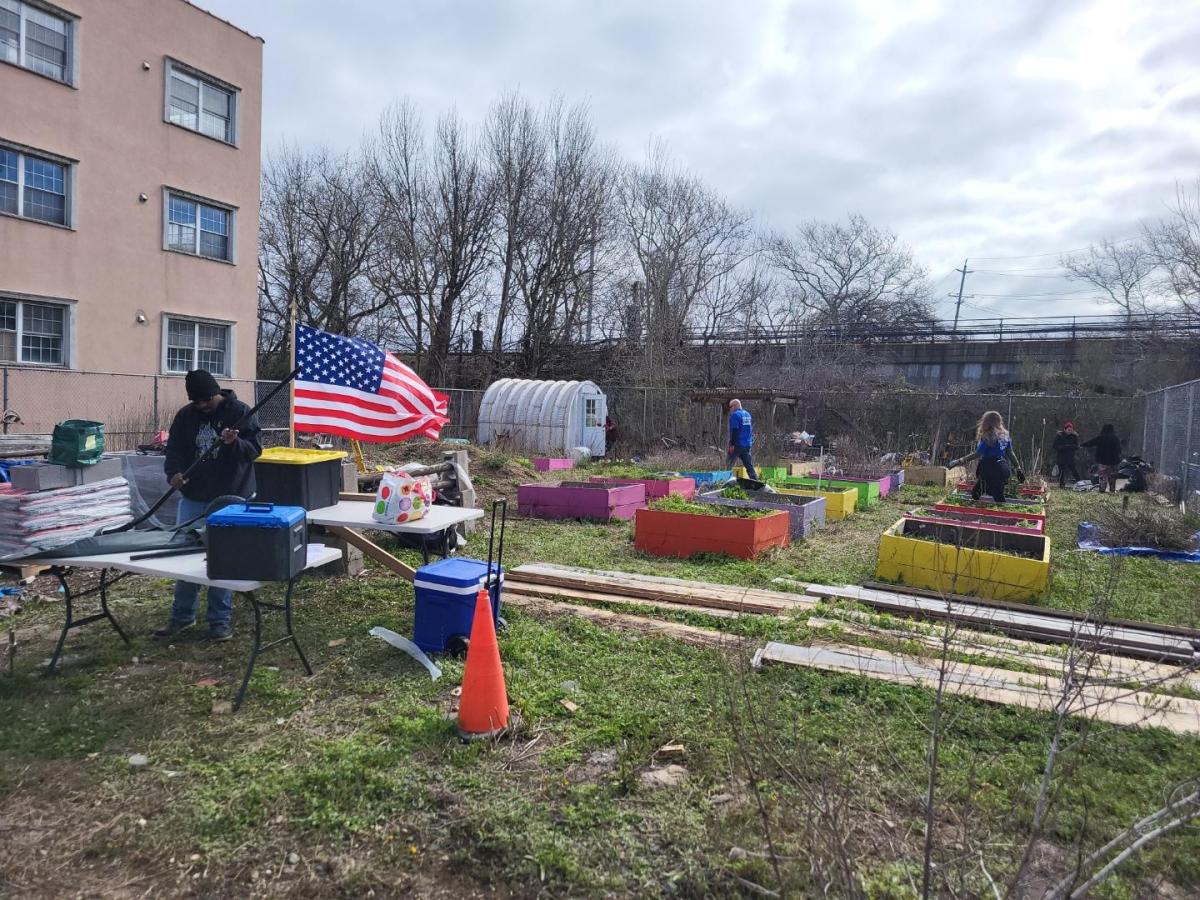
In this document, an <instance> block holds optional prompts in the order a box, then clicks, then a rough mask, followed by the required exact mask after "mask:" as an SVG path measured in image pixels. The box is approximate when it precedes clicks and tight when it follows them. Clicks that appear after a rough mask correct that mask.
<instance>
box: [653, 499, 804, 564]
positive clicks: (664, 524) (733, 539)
mask: <svg viewBox="0 0 1200 900" xmlns="http://www.w3.org/2000/svg"><path fill="white" fill-rule="evenodd" d="M790 524H791V519H790V518H789V517H788V514H787V513H786V512H782V511H780V512H776V513H772V514H771V515H769V516H760V517H759V518H754V519H750V518H741V517H738V516H705V515H699V514H696V513H682V512H668V511H667V510H661V509H639V510H638V511H637V516H636V518H635V519H634V526H633V535H634V546H635V547H637V549H639V550H641V551H642V552H643V553H649V554H650V555H651V556H680V557H688V556H694V555H695V554H697V553H724V554H727V555H729V556H737V557H739V558H741V559H754V558H755V557H756V556H758V555H759V554H760V553H762V552H763V551H764V550H768V549H770V548H771V547H786V546H787V545H788V542H789V540H790V535H789V525H790Z"/></svg>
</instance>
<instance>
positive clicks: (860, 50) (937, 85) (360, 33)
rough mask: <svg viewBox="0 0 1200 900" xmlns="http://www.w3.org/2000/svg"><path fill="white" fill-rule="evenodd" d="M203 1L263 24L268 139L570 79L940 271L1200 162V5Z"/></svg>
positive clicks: (1068, 310)
mask: <svg viewBox="0 0 1200 900" xmlns="http://www.w3.org/2000/svg"><path fill="white" fill-rule="evenodd" d="M202 2H204V3H205V5H207V6H208V7H209V8H211V9H212V10H213V11H214V12H216V13H218V14H219V15H222V16H225V17H228V18H230V19H231V20H233V21H235V22H237V23H238V24H239V25H242V26H244V27H246V28H248V29H249V30H251V31H253V32H255V33H257V34H261V35H263V36H264V38H265V40H266V47H265V65H266V71H265V85H264V102H265V113H264V129H265V133H264V142H265V146H266V147H268V148H270V147H272V146H276V145H278V144H279V143H280V142H281V141H284V140H287V141H293V142H299V143H315V142H321V143H325V144H329V145H332V146H333V147H335V148H339V147H347V146H350V145H352V144H354V143H355V142H357V141H358V140H359V138H360V137H361V136H362V135H363V133H364V132H368V131H371V130H372V129H373V128H374V126H375V123H376V121H377V119H378V116H379V113H380V111H381V110H382V109H383V108H384V107H385V106H386V105H387V104H388V103H389V102H391V101H392V100H394V99H396V98H399V97H408V98H411V99H412V100H413V101H414V102H415V103H417V105H418V106H419V107H420V108H421V109H422V110H423V112H424V114H425V116H426V118H427V119H429V120H432V119H434V118H436V117H437V116H438V115H440V114H441V113H442V112H444V111H445V110H447V109H449V108H452V107H453V108H455V109H457V110H458V112H460V113H461V114H462V115H463V116H465V117H466V118H467V119H469V120H479V119H481V118H482V117H483V116H484V115H485V114H486V111H487V108H488V106H489V105H490V103H491V102H492V101H493V100H494V99H495V97H496V96H497V95H498V94H500V93H501V92H502V91H504V90H508V89H520V90H521V91H522V92H524V93H525V94H526V95H527V96H528V97H530V99H532V100H534V101H535V102H544V101H547V100H549V99H551V98H553V97H555V96H559V95H561V96H563V97H565V98H566V99H567V100H568V101H578V100H586V101H588V103H589V105H590V108H591V110H592V113H593V116H594V118H595V121H596V124H597V128H598V130H599V132H600V134H601V135H602V136H603V137H604V139H605V140H607V141H609V142H611V143H612V144H613V145H614V146H616V147H617V148H618V150H619V151H620V152H621V153H622V154H624V155H625V156H626V157H629V158H637V157H638V156H640V155H641V154H642V153H643V152H644V150H645V148H646V146H647V144H648V142H649V141H650V140H651V139H652V138H653V139H660V140H663V141H665V143H666V144H667V145H668V147H669V148H670V150H671V152H672V153H673V154H674V155H675V156H676V157H677V158H678V159H679V160H680V162H682V163H683V164H684V165H686V166H688V167H690V168H691V169H693V170H695V171H696V172H697V173H699V174H700V175H701V176H702V177H703V178H704V179H705V180H706V181H708V182H709V183H710V184H711V185H713V186H714V187H716V188H717V189H719V190H721V191H723V192H724V193H726V194H727V195H728V196H729V197H730V199H731V200H732V201H733V202H735V203H737V204H739V205H742V206H744V207H748V208H750V209H753V210H754V211H755V212H757V213H758V214H759V216H760V219H761V220H762V221H763V222H764V223H765V224H767V225H769V226H772V227H775V228H781V229H786V228H789V227H792V226H793V225H794V224H796V223H797V222H799V221H802V220H804V219H807V218H821V219H833V218H839V217H844V216H845V215H846V214H847V213H849V212H852V211H854V212H861V213H863V214H864V215H865V216H867V217H868V218H869V219H871V220H873V221H875V222H877V223H878V224H880V225H884V226H886V227H888V228H890V229H892V230H894V231H896V232H897V233H899V234H900V235H901V237H903V238H904V239H905V240H906V241H907V242H909V243H910V244H911V245H912V246H913V248H914V250H915V252H916V254H917V256H918V257H919V258H921V259H922V260H924V261H925V263H926V264H927V265H928V266H929V268H930V270H931V272H933V274H934V275H935V276H940V275H942V274H943V273H946V272H949V271H950V270H951V269H952V268H953V267H954V266H957V265H960V264H961V262H962V259H963V258H964V257H972V258H975V257H1000V256H1018V255H1027V254H1045V253H1048V252H1052V251H1057V250H1061V249H1069V248H1074V247H1079V246H1083V245H1086V244H1087V243H1089V242H1091V241H1094V240H1097V239H1099V238H1101V237H1104V236H1106V235H1107V236H1112V237H1126V236H1128V235H1129V234H1132V233H1135V232H1136V231H1137V228H1138V223H1139V222H1140V221H1142V220H1145V219H1148V218H1152V217H1155V216H1158V215H1161V214H1162V211H1163V209H1164V206H1165V203H1166V202H1168V201H1169V199H1170V198H1171V196H1172V195H1173V193H1174V184H1175V183H1176V182H1177V181H1179V180H1183V181H1190V180H1191V179H1193V178H1194V177H1195V176H1196V174H1197V171H1198V169H1200V166H1198V165H1197V162H1196V155H1195V147H1196V145H1197V142H1198V141H1200V81H1197V79H1196V76H1195V74H1194V64H1193V63H1194V50H1193V48H1194V47H1195V46H1196V43H1197V40H1200V7H1198V6H1197V5H1196V4H1188V3H1175V4H1128V3H1125V2H1123V0H1069V2H1054V3H1046V2H1044V0H1013V2H1009V3H1002V4H1001V3H993V4H970V5H967V6H964V5H962V4H958V3H953V2H951V0H912V2H906V3H902V4H898V3H890V2H885V0H872V2H868V0H857V2H855V0H846V2H839V3H829V2H827V0H795V2H793V0H747V2H743V3H728V2H725V0H703V2H701V0H693V2H688V0H661V2H654V3H645V2H644V0H641V2H635V0H612V2H604V3H596V2H594V0H591V2H584V0H541V2H533V0H494V2H493V0H462V2H452V3H446V2H435V0H405V2H401V3H396V2H393V0H344V2H343V3H341V4H338V5H336V6H330V5H329V4H327V3H318V2H316V0H292V2H290V3H287V4H276V3H257V4H247V3H245V2H244V0H202ZM1053 261H1054V257H1053V256H1048V257H1030V258H1028V259H1027V260H1025V261H1024V262H1022V261H1021V260H1015V261H1007V262H997V263H995V265H994V267H999V266H1001V265H1006V266H1009V267H1014V266H1020V265H1029V264H1033V265H1038V264H1046V263H1049V264H1052V263H1053ZM972 278H975V276H972ZM1018 281H1021V282H1023V281H1024V279H1015V278H1005V277H1003V276H993V277H992V278H991V280H990V281H987V280H985V279H983V278H982V276H981V277H980V278H979V279H978V281H977V283H978V289H979V290H980V292H984V293H1004V292H1005V291H1006V290H1007V293H1009V294H1011V295H1012V296H1014V297H1021V296H1024V295H1026V294H1028V293H1030V291H1029V290H1028V288H1029V287H1030V286H1029V285H1026V284H1024V283H1021V284H1020V285H1019V286H1018V287H1016V288H1013V287H1012V286H1013V285H1014V283H1016V282H1018ZM1048 283H1049V284H1053V285H1055V286H1056V287H1057V288H1058V289H1060V290H1061V289H1063V286H1064V285H1065V284H1066V283H1065V282H1062V281H1054V280H1051V281H1050V282H1048ZM1006 284H1007V285H1008V286H1009V287H1008V288H1007V289H1004V290H1002V289H1001V288H1002V287H1003V285H1006ZM1069 287H1070V286H1069V285H1067V289H1069ZM969 289H970V280H969ZM989 305H992V306H996V305H999V306H1000V307H1001V309H1002V310H1003V311H1004V312H1006V313H1008V314H1035V313H1036V314H1048V313H1063V314H1073V313H1083V312H1088V311H1094V309H1095V307H1094V304H1091V303H1090V302H1077V301H1075V300H1073V299H1069V298H1065V299H1062V300H1056V301H1054V302H1053V303H1052V304H1047V303H1046V302H1044V301H1042V302H1029V301H1026V300H1017V299H1014V300H1012V301H1011V302H1005V301H1003V300H992V301H989Z"/></svg>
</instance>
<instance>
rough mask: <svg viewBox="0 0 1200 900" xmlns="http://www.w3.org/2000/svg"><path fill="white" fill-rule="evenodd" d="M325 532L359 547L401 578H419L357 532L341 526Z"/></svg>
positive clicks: (409, 568)
mask: <svg viewBox="0 0 1200 900" xmlns="http://www.w3.org/2000/svg"><path fill="white" fill-rule="evenodd" d="M324 527H325V530H326V531H328V532H329V533H330V534H332V535H334V536H335V537H339V538H341V539H342V540H343V541H345V542H346V543H347V544H351V545H352V546H355V547H357V548H358V549H359V550H361V551H362V552H363V553H365V554H366V555H367V556H369V557H371V559H373V560H375V561H376V562H377V563H379V564H380V565H382V566H384V567H386V568H387V569H390V570H391V571H392V572H394V573H395V574H397V575H399V576H400V577H401V578H405V579H407V580H408V581H412V580H413V579H414V578H416V577H417V570H416V569H414V568H412V567H411V566H407V565H405V564H404V563H402V562H400V560H398V559H396V557H394V556H392V554H390V553H388V552H387V551H386V550H384V549H383V548H382V547H380V546H379V545H378V544H376V543H375V542H374V541H372V540H370V539H368V538H365V537H363V536H362V535H361V534H359V533H358V532H357V531H352V530H351V529H349V528H344V527H343V526H341V525H326V526H324Z"/></svg>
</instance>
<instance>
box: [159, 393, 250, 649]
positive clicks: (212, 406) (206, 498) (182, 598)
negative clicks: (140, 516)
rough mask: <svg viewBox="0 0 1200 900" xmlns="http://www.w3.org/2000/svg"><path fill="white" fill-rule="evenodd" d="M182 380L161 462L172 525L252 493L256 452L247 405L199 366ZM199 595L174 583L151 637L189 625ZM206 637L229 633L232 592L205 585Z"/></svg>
mask: <svg viewBox="0 0 1200 900" xmlns="http://www.w3.org/2000/svg"><path fill="white" fill-rule="evenodd" d="M184 384H185V386H186V388H187V395H188V400H190V401H191V402H190V403H188V405H187V406H185V407H184V408H183V409H181V410H179V412H177V413H176V414H175V420H174V421H173V422H172V423H171V430H170V432H169V433H168V435H167V459H166V466H165V469H166V475H167V480H168V481H169V482H170V483H171V487H173V488H176V489H177V490H178V491H179V493H180V495H181V496H180V500H179V513H178V515H177V517H176V522H177V523H178V524H182V523H184V522H190V521H191V520H192V519H195V518H197V517H198V516H201V515H203V514H204V512H205V510H206V508H207V507H208V504H209V503H211V502H212V501H213V500H216V499H217V498H218V497H221V496H223V495H226V494H236V495H237V496H239V497H250V496H251V495H253V493H254V460H256V459H258V457H259V456H260V455H261V454H262V444H260V443H259V427H258V419H257V417H256V416H251V417H250V418H249V419H247V420H246V421H244V422H243V421H242V419H243V418H244V417H245V416H246V414H247V413H248V412H250V407H248V406H247V405H246V404H245V403H243V402H242V401H241V400H239V399H238V398H237V394H235V393H234V392H233V391H228V390H224V391H223V390H221V386H220V385H219V384H217V380H216V379H215V378H213V376H212V375H211V374H210V373H208V372H206V371H205V370H204V369H195V370H193V371H191V372H188V373H187V377H186V378H185V379H184ZM235 426H236V427H235ZM214 444H215V445H218V447H219V449H218V450H217V452H216V455H215V456H213V457H212V458H210V459H208V460H206V461H205V462H203V463H201V464H200V465H199V466H197V468H196V470H195V471H194V472H192V473H191V474H190V475H189V476H188V477H187V478H184V477H183V473H184V472H185V471H187V469H188V467H189V466H191V465H192V464H193V463H194V462H195V461H196V460H197V459H199V458H200V457H201V456H203V455H204V454H205V453H206V452H208V450H209V448H210V447H212V446H213V445H214ZM199 594H200V586H199V585H197V584H189V583H187V582H183V581H177V582H176V583H175V603H174V605H173V606H172V607H171V620H170V621H169V622H168V623H167V624H166V625H165V626H164V627H163V628H160V629H158V631H156V632H154V636H155V637H157V638H172V637H174V636H175V635H177V634H179V632H181V631H183V630H184V629H185V628H190V627H191V626H192V625H193V624H195V621H196V601H197V598H198V597H199ZM208 637H209V639H210V640H214V641H227V640H229V639H230V638H232V637H233V594H232V592H230V591H227V590H220V589H218V588H212V587H210V588H209V589H208Z"/></svg>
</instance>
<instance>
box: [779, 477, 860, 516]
mask: <svg viewBox="0 0 1200 900" xmlns="http://www.w3.org/2000/svg"><path fill="white" fill-rule="evenodd" d="M819 483H820V485H821V488H822V489H823V490H824V489H829V490H842V491H844V490H847V489H849V488H856V489H857V490H858V508H859V509H867V508H868V507H871V506H874V505H875V504H876V503H878V502H879V482H878V481H839V480H838V479H836V478H834V479H832V480H830V479H827V478H822V479H821V480H820V482H819ZM782 484H783V485H784V486H785V487H786V486H787V485H793V486H796V487H804V488H815V487H816V486H817V484H818V481H817V479H816V478H805V477H800V478H796V477H792V478H784V479H782Z"/></svg>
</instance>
